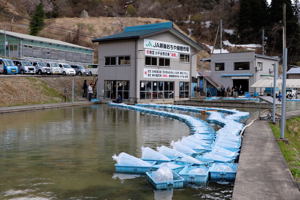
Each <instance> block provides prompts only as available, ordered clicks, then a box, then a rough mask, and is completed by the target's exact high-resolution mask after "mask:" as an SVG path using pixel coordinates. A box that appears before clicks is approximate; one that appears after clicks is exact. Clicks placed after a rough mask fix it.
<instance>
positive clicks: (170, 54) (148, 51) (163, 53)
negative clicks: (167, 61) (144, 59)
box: [145, 49, 179, 58]
mask: <svg viewBox="0 0 300 200" xmlns="http://www.w3.org/2000/svg"><path fill="white" fill-rule="evenodd" d="M145 55H146V56H156V57H163V58H178V57H179V55H178V53H176V52H168V51H160V50H153V49H145Z"/></svg>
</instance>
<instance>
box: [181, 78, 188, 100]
mask: <svg viewBox="0 0 300 200" xmlns="http://www.w3.org/2000/svg"><path fill="white" fill-rule="evenodd" d="M189 89H190V85H189V82H179V98H189Z"/></svg>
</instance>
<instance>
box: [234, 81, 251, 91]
mask: <svg viewBox="0 0 300 200" xmlns="http://www.w3.org/2000/svg"><path fill="white" fill-rule="evenodd" d="M232 81H233V87H234V88H236V89H237V91H238V94H239V95H243V94H244V93H245V92H249V79H234V80H232Z"/></svg>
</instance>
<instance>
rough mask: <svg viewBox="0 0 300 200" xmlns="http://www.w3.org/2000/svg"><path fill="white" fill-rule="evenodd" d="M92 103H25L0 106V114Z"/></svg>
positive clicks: (89, 103)
mask: <svg viewBox="0 0 300 200" xmlns="http://www.w3.org/2000/svg"><path fill="white" fill-rule="evenodd" d="M91 104H93V103H91V102H89V101H80V102H74V103H72V102H70V103H55V104H35V105H25V106H12V107H0V114H4V113H10V112H20V111H30V110H42V109H50V108H61V107H70V106H82V105H91Z"/></svg>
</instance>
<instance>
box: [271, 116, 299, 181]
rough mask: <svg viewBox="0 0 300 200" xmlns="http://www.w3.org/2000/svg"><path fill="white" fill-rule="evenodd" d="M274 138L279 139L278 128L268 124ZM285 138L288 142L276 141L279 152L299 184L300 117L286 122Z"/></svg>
mask: <svg viewBox="0 0 300 200" xmlns="http://www.w3.org/2000/svg"><path fill="white" fill-rule="evenodd" d="M270 126H271V129H272V131H273V133H274V135H275V137H276V139H279V138H280V127H279V125H274V124H272V123H270ZM285 138H286V139H287V140H288V142H284V141H278V145H279V147H280V150H281V152H282V154H283V156H284V158H285V160H286V162H287V164H288V166H289V168H290V170H291V172H292V174H293V176H294V178H295V180H296V181H297V182H300V154H299V152H300V117H296V118H293V119H289V120H287V122H286V130H285Z"/></svg>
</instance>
